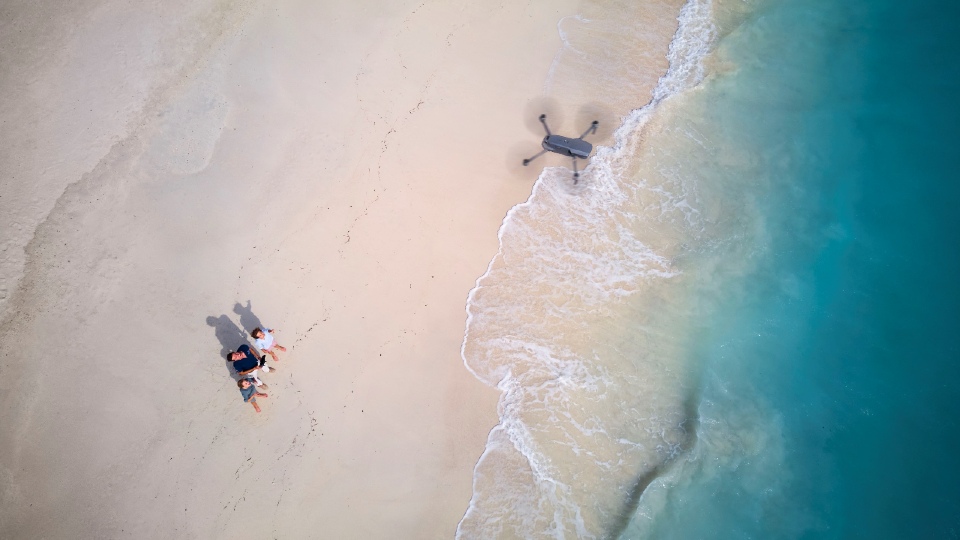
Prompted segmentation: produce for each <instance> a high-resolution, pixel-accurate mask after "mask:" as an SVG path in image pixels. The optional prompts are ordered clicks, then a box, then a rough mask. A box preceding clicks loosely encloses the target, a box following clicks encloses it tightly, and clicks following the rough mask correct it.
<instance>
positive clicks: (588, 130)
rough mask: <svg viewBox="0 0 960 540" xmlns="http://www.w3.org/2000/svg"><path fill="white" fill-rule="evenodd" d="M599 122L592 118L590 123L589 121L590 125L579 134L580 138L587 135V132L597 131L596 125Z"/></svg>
mask: <svg viewBox="0 0 960 540" xmlns="http://www.w3.org/2000/svg"><path fill="white" fill-rule="evenodd" d="M599 124H600V122H597V121H596V120H594V121H593V122H591V123H590V127H588V128H587V130H586V131H584V132H583V135H581V136H580V138H581V139H582V138H584V137H586V136H587V135H589V134H591V133H596V132H597V126H598V125H599Z"/></svg>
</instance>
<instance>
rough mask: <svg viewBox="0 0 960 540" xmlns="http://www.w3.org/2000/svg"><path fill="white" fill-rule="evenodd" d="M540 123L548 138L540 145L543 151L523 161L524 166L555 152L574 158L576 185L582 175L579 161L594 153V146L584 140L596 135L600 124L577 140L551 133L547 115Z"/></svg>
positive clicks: (541, 117) (594, 122)
mask: <svg viewBox="0 0 960 540" xmlns="http://www.w3.org/2000/svg"><path fill="white" fill-rule="evenodd" d="M540 123H541V124H543V129H544V130H546V132H547V136H546V137H544V138H543V141H542V142H541V143H540V145H541V146H543V150H542V151H540V152H539V153H537V154H536V155H534V156H533V157H530V158H527V159H525V160H523V165H524V166H526V165H528V164H529V163H530V162H531V161H533V160H535V159H537V158H538V157H540V156H542V155H543V154H545V153H547V152H553V153H554V154H560V155H561V156H567V157H571V158H573V183H574V184H576V183H577V180H578V179H579V178H580V173H579V172H578V171H577V160H578V159H587V158H589V157H590V152H592V151H593V145H592V144H590V143H588V142H587V141H585V140H583V138H584V137H586V136H587V135H589V134H590V133H596V131H597V125H599V124H600V122H598V121H596V120H594V121H593V122H592V123H591V124H590V127H589V128H587V130H586V131H584V132H583V134H582V135H580V136H579V137H577V138H576V139H572V138H570V137H564V136H562V135H554V134H553V133H550V127H549V126H547V115H545V114H541V115H540Z"/></svg>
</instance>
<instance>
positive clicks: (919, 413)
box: [623, 0, 960, 539]
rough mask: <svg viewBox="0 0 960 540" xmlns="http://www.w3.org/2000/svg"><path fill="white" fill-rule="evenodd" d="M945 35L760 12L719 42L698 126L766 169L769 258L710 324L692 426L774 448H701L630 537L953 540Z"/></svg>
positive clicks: (958, 357) (913, 22)
mask: <svg viewBox="0 0 960 540" xmlns="http://www.w3.org/2000/svg"><path fill="white" fill-rule="evenodd" d="M958 21H960V4H958V3H956V2H946V1H920V2H898V1H889V0H853V1H844V2H839V1H826V0H784V1H770V2H765V3H763V4H761V5H759V6H757V8H756V9H754V10H752V11H751V12H750V13H748V14H747V15H746V16H745V18H744V20H743V21H742V22H741V23H740V24H739V26H738V27H737V28H736V29H734V30H732V33H730V34H729V35H727V36H725V37H724V38H723V40H722V41H721V42H720V44H719V48H720V49H721V50H726V51H727V52H726V54H728V55H729V56H731V57H732V58H733V60H734V61H735V62H736V64H737V65H738V69H737V70H736V71H735V72H732V73H728V74H725V75H720V76H717V77H716V78H715V79H713V80H708V81H706V82H705V83H704V88H703V93H704V94H708V95H709V97H706V96H704V97H703V99H704V100H706V101H710V103H711V109H712V110H713V111H714V116H713V117H711V118H705V119H698V120H696V121H700V122H715V123H718V124H723V125H725V126H727V129H726V130H725V133H727V134H728V136H730V137H732V138H734V139H735V142H734V144H737V145H740V146H743V147H746V148H750V149H751V152H753V153H754V157H755V159H757V160H758V161H759V164H758V166H759V167H760V168H762V169H764V170H766V171H767V176H768V178H769V183H768V185H767V186H766V187H765V189H763V191H762V192H760V193H757V194H755V196H757V198H758V202H757V207H758V209H759V212H760V214H761V215H762V219H763V222H764V225H763V226H764V229H765V232H766V243H767V245H766V246H765V247H764V253H763V255H762V256H760V257H758V260H757V265H756V268H755V269H754V270H753V271H751V272H749V273H748V274H747V275H745V276H744V277H743V278H742V279H743V280H744V284H743V285H742V286H740V287H737V289H738V293H737V294H730V295H727V296H726V297H725V298H724V299H723V300H722V301H721V303H720V306H719V309H718V310H717V313H716V314H715V315H714V316H712V317H710V319H709V320H705V321H703V334H702V336H701V337H700V338H699V339H698V348H699V354H700V356H701V359H702V360H701V361H702V369H703V376H702V378H701V380H702V385H701V387H700V389H699V406H700V411H699V412H700V415H701V419H700V423H701V425H703V424H704V423H706V422H711V421H713V420H716V419H717V418H723V419H725V421H730V420H729V419H730V418H732V417H734V418H735V417H737V416H738V415H741V413H742V411H744V410H748V409H751V408H755V407H760V408H762V409H764V410H765V411H766V414H768V415H770V416H772V417H774V418H775V424H776V425H777V426H778V428H779V433H778V437H781V438H782V444H780V445H779V447H780V448H779V449H778V454H777V455H765V454H764V452H762V451H760V452H758V451H756V450H755V449H752V450H748V451H746V452H743V453H741V455H739V456H737V457H736V458H735V459H733V460H727V461H725V462H723V463H719V461H716V460H715V461H713V462H711V461H710V459H709V458H710V457H711V453H712V452H711V449H709V448H699V449H698V450H702V451H699V452H698V451H697V450H695V451H694V452H693V454H692V455H691V456H689V457H686V458H683V459H685V460H690V462H689V463H686V464H685V465H687V466H686V467H685V469H687V475H688V476H687V477H686V478H667V479H665V481H664V482H663V484H662V485H661V486H659V488H660V489H661V491H662V493H661V494H659V495H660V497H662V500H661V501H660V502H659V504H661V505H662V506H661V508H660V511H659V512H657V513H656V514H655V515H652V517H651V519H649V520H645V519H643V518H642V517H638V518H636V519H635V520H634V522H633V523H632V525H631V528H630V529H628V530H627V531H626V532H625V534H624V535H623V536H624V537H625V538H633V537H638V536H643V537H650V538H873V539H876V538H957V537H960V465H958V458H957V451H958V450H960V433H958V431H957V427H958V426H957V422H958V420H960V401H958V400H960V380H958V376H957V375H958V374H957V367H958V361H960V343H958V336H960V315H958V308H960V287H958V284H957V281H958V279H960V254H958V252H960V208H958V203H960V182H958V172H960V151H958V150H957V148H956V146H957V143H958V137H957V129H958V127H960V106H958V104H957V101H956V100H957V97H958V95H960V61H958V54H960V31H958ZM712 180H713V179H712V178H711V177H710V176H709V175H708V176H706V177H705V178H703V179H702V181H712ZM709 444H710V441H706V442H705V443H704V444H703V446H709ZM698 460H699V462H698V463H694V462H696V461H698ZM681 468H684V467H681ZM679 469H680V468H678V470H679ZM678 474H680V473H678ZM668 475H669V473H668ZM641 506H642V503H641ZM641 532H642V533H643V534H641Z"/></svg>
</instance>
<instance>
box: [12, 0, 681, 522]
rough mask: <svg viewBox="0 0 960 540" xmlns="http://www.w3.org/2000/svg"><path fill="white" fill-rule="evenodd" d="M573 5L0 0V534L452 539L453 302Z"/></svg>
mask: <svg viewBox="0 0 960 540" xmlns="http://www.w3.org/2000/svg"><path fill="white" fill-rule="evenodd" d="M577 6H578V3H577V2H573V1H566V0H565V1H560V2H534V3H510V2H506V3H502V4H499V5H492V4H486V3H481V4H478V3H475V2H465V1H459V0H457V1H451V2H433V3H424V2H420V1H419V0H416V1H401V2H390V3H389V4H387V3H383V2H372V1H337V2H322V3H321V2H315V1H312V0H283V1H276V2H252V1H240V0H238V1H234V2H225V1H211V0H203V1H199V2H185V1H178V0H174V1H170V2H164V3H162V4H150V5H149V6H146V7H145V6H140V5H137V6H133V5H130V4H129V3H126V2H119V1H116V0H97V1H94V0H84V1H77V2H71V3H67V4H62V3H58V2H57V3H55V2H50V1H41V2H7V3H6V4H5V6H4V7H2V8H0V51H3V54H2V56H0V67H2V69H0V91H2V93H3V95H4V96H5V97H4V99H3V100H2V103H0V120H2V122H3V124H2V125H3V129H0V149H2V150H0V152H2V154H0V182H2V189H0V192H2V196H0V230H2V237H0V249H2V262H0V314H2V319H0V341H2V345H3V346H2V354H0V375H2V381H3V389H2V392H0V432H2V438H0V538H448V537H451V536H452V535H453V534H454V532H455V529H456V526H457V523H458V521H459V520H460V518H461V517H462V516H463V513H464V511H465V509H466V508H467V504H468V502H469V500H470V496H471V482H472V471H473V467H474V465H475V463H476V462H477V459H478V458H479V456H480V454H481V452H482V451H483V448H484V441H485V439H486V436H487V433H488V432H489V430H490V429H491V427H493V426H494V425H495V424H496V422H497V410H496V403H497V397H498V394H497V392H496V391H495V390H494V389H491V388H489V387H486V386H484V385H483V384H482V383H480V382H479V381H477V380H476V379H474V378H473V377H472V376H471V375H470V373H469V372H468V371H467V370H466V369H464V366H463V365H462V361H461V358H460V346H461V340H462V338H463V331H464V321H465V312H464V302H465V300H466V295H467V292H468V291H469V290H470V288H471V287H472V286H473V284H474V282H475V280H476V279H477V277H478V276H480V275H481V274H482V273H483V272H484V270H485V268H486V266H487V264H488V262H489V261H490V259H491V257H492V256H493V254H495V253H496V251H497V247H498V246H497V237H496V231H497V227H498V226H499V224H500V222H501V220H502V218H503V216H504V214H505V213H506V212H507V211H508V209H509V208H510V207H511V206H513V205H514V204H517V203H519V202H521V201H523V200H524V199H526V197H527V195H528V194H529V192H530V187H531V185H532V183H533V181H534V179H535V177H536V174H537V172H539V169H537V168H530V169H525V170H523V171H522V172H516V171H510V170H508V166H507V164H506V163H507V160H508V154H510V152H511V151H512V150H510V149H511V148H515V147H517V145H526V146H525V147H524V148H526V149H530V150H534V151H535V150H536V148H537V143H538V139H537V138H536V135H531V133H530V132H529V131H528V130H527V128H526V127H525V125H524V122H523V120H522V117H523V115H524V113H525V112H526V111H525V109H526V108H527V102H528V101H529V100H530V98H531V97H534V96H538V95H540V94H541V93H542V92H543V91H544V81H545V80H547V78H548V76H549V72H550V70H551V68H552V65H553V61H554V60H555V58H557V54H558V53H557V51H558V50H560V48H561V46H562V43H561V39H560V35H559V33H558V25H557V21H558V20H560V19H561V18H562V17H564V16H568V15H571V14H574V13H576V11H577ZM673 24H674V23H673V22H672V21H670V20H669V19H668V20H667V22H666V23H665V26H664V28H666V29H668V30H669V28H670V27H671V25H673ZM664 35H669V32H664ZM661 41H662V50H660V51H659V53H658V55H657V56H656V61H655V62H654V64H653V65H656V66H657V67H658V68H663V66H662V63H663V53H664V51H665V47H666V41H665V40H661ZM652 73H655V71H654V72H652ZM572 77H573V76H572V75H571V76H563V77H561V76H558V77H557V78H555V80H557V81H560V82H559V83H558V84H567V85H568V86H569V84H571V83H569V82H564V81H570V80H572ZM648 78H649V80H647V81H645V82H644V83H643V88H646V89H647V91H649V88H650V87H652V84H653V82H655V80H656V76H653V75H652V76H650V77H648ZM598 84H599V83H598ZM638 92H641V93H642V88H641V89H640V90H638ZM571 99H574V98H571ZM577 99H579V98H577ZM639 101H640V104H642V103H643V102H645V101H646V100H645V99H641V100H639ZM514 161H515V160H514ZM261 324H265V325H267V326H270V327H274V328H277V329H278V331H277V333H276V336H277V340H278V342H279V343H281V344H283V345H285V346H286V347H287V348H288V352H287V353H286V354H282V353H281V354H282V355H281V362H280V363H279V364H277V365H276V367H278V368H279V370H278V371H276V372H273V373H269V374H264V375H262V378H263V380H264V381H265V382H267V383H268V384H269V386H270V388H269V390H268V391H267V393H269V394H270V397H269V398H266V399H261V400H260V404H261V407H262V408H263V412H262V413H261V414H256V413H255V412H254V411H253V409H252V407H250V406H249V405H247V404H244V403H243V402H242V400H241V397H240V393H239V391H238V390H237V388H236V383H235V379H234V377H233V375H232V372H231V370H230V369H229V366H228V365H227V362H226V361H225V359H224V356H223V354H224V353H225V352H226V351H227V350H228V349H231V348H235V347H236V346H237V345H239V344H241V343H243V342H244V341H245V339H246V337H245V331H247V330H250V329H251V328H252V327H254V326H257V325H261Z"/></svg>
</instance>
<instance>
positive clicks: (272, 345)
mask: <svg viewBox="0 0 960 540" xmlns="http://www.w3.org/2000/svg"><path fill="white" fill-rule="evenodd" d="M275 331H276V330H271V329H269V328H263V329H260V328H254V329H253V332H250V335H251V336H253V339H254V342H253V343H254V348H256V349H257V350H258V352H259V353H260V356H263V355H264V354H269V355H270V357H271V358H273V361H274V362H279V361H280V359H279V358H277V353H275V352H273V350H274V349H276V350H278V351H281V352H287V348H286V347H284V346H282V345H280V344H279V343H277V342H276V340H274V339H273V332H275Z"/></svg>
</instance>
